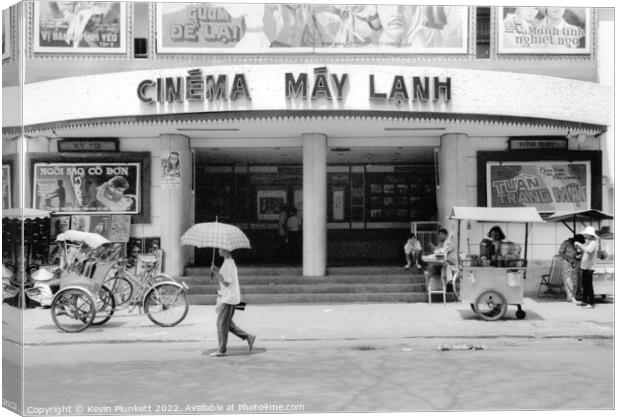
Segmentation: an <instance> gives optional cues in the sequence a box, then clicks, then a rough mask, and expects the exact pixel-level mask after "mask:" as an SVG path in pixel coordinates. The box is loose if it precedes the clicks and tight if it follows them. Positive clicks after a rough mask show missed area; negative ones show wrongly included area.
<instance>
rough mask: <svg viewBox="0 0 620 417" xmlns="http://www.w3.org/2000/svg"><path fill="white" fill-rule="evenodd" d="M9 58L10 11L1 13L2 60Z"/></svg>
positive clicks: (6, 10)
mask: <svg viewBox="0 0 620 417" xmlns="http://www.w3.org/2000/svg"><path fill="white" fill-rule="evenodd" d="M10 57H11V9H5V10H3V11H2V59H3V60H4V59H6V58H10Z"/></svg>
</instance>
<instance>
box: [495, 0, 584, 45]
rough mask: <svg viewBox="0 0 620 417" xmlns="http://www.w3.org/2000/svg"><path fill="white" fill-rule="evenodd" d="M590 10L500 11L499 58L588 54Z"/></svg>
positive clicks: (504, 9)
mask: <svg viewBox="0 0 620 417" xmlns="http://www.w3.org/2000/svg"><path fill="white" fill-rule="evenodd" d="M590 13H591V10H590V9H587V8H579V7H500V8H499V13H498V19H497V34H498V40H499V45H498V52H499V53H500V54H502V53H503V54H589V53H590V52H591V37H592V35H591V30H590V29H591V27H590V24H591V20H590Z"/></svg>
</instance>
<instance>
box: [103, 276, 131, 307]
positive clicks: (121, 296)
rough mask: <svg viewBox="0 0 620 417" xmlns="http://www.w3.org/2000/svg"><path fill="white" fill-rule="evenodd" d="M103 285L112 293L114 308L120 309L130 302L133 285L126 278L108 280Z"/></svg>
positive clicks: (116, 277) (119, 277)
mask: <svg viewBox="0 0 620 417" xmlns="http://www.w3.org/2000/svg"><path fill="white" fill-rule="evenodd" d="M104 285H105V286H106V287H108V288H109V289H110V291H112V294H113V295H114V304H115V306H116V307H122V306H124V305H125V304H127V303H128V302H129V301H130V300H131V296H132V295H133V284H132V283H131V281H129V280H128V279H127V278H125V277H123V276H115V277H112V278H110V279H108V280H107V281H106V282H105V283H104Z"/></svg>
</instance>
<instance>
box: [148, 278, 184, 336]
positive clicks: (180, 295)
mask: <svg viewBox="0 0 620 417" xmlns="http://www.w3.org/2000/svg"><path fill="white" fill-rule="evenodd" d="M142 307H143V308H144V312H145V313H146V315H147V316H149V319H150V320H151V321H152V322H153V323H155V324H157V325H158V326H162V327H172V326H176V325H177V324H179V323H181V322H182V321H183V319H184V318H185V316H186V315H187V311H188V310H189V303H188V302H187V293H186V292H185V289H184V288H183V287H181V286H180V285H179V284H174V283H170V282H162V283H159V284H156V285H155V286H154V287H152V288H151V289H150V290H149V291H148V292H147V293H146V297H144V304H143V306H142Z"/></svg>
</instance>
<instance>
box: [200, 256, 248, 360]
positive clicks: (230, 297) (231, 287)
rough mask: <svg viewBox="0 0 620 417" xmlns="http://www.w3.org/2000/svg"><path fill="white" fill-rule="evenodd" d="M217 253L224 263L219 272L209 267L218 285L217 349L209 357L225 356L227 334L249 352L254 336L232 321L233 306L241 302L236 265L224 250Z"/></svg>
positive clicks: (216, 309)
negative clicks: (241, 343) (244, 343)
mask: <svg viewBox="0 0 620 417" xmlns="http://www.w3.org/2000/svg"><path fill="white" fill-rule="evenodd" d="M218 253H219V254H220V256H221V257H223V258H224V263H222V266H221V267H220V269H219V271H218V270H217V268H216V267H215V266H211V273H212V275H213V276H215V277H216V278H217V281H218V284H219V285H220V289H219V291H218V293H217V302H216V306H215V311H216V313H217V340H218V344H219V349H218V351H217V352H213V353H211V355H210V356H226V344H227V343H228V332H230V333H232V334H234V335H235V336H237V337H239V338H241V339H243V340H246V341H247V342H248V346H249V348H250V351H251V350H252V348H253V347H254V340H256V336H254V335H251V334H249V333H246V332H245V331H243V330H242V329H241V328H240V327H238V326H237V325H236V324H235V322H234V321H233V320H232V319H233V315H234V314H235V305H237V304H239V303H240V302H241V291H240V289H239V278H238V276H237V265H236V264H235V260H234V259H233V258H232V255H231V253H230V252H229V251H227V250H226V249H222V248H220V249H218Z"/></svg>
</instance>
